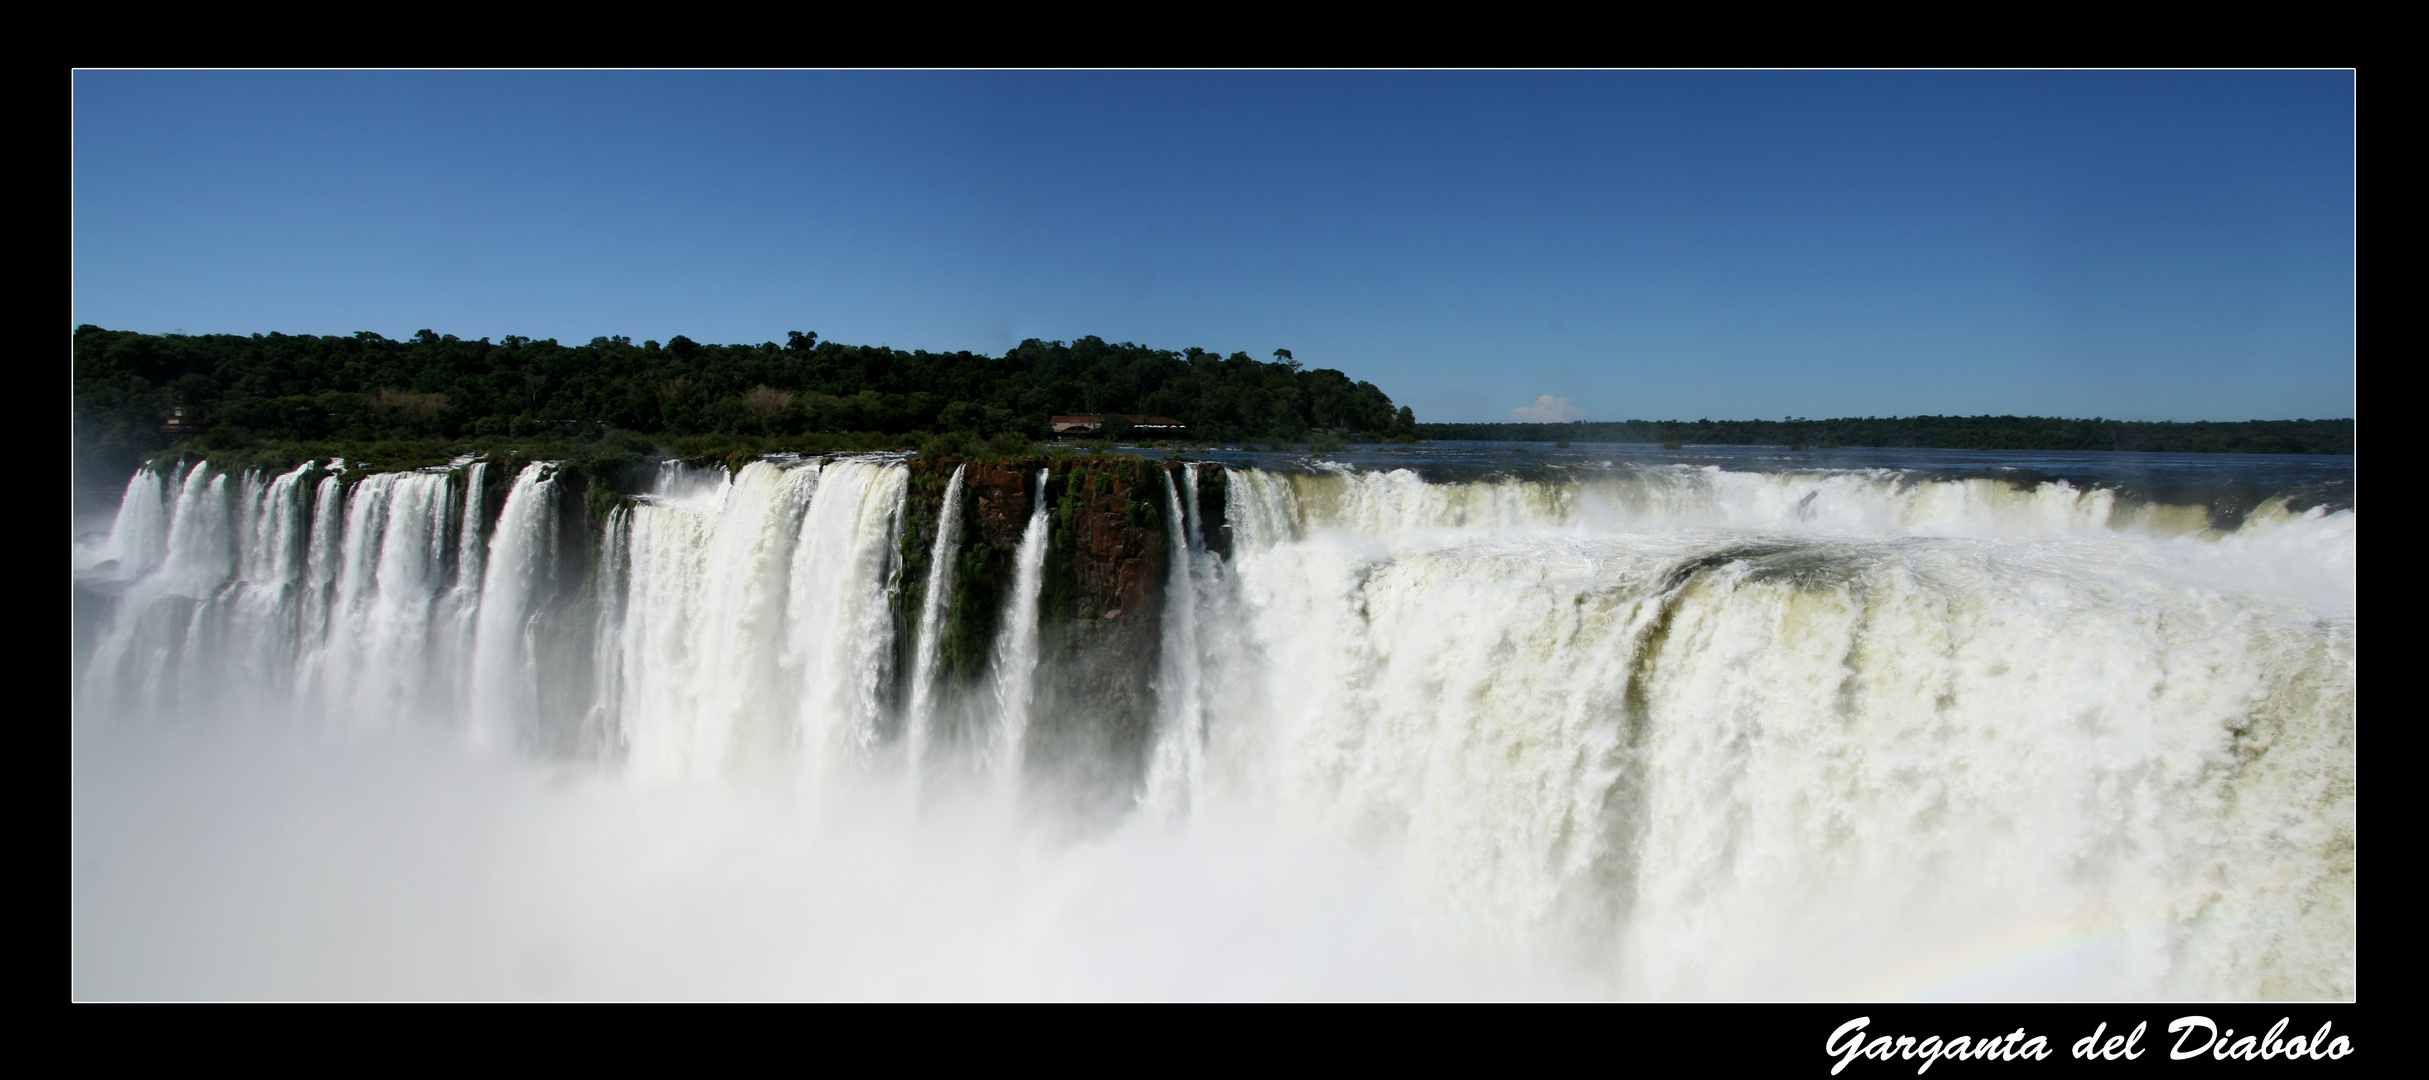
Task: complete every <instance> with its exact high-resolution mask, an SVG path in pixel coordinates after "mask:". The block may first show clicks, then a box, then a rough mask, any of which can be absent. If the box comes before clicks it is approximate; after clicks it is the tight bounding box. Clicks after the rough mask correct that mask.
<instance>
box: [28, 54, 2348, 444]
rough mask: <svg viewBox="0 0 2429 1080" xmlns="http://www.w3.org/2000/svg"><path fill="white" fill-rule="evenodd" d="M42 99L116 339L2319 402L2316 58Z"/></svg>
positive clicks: (104, 92) (255, 82) (800, 81)
mask: <svg viewBox="0 0 2429 1080" xmlns="http://www.w3.org/2000/svg"><path fill="white" fill-rule="evenodd" d="M74 91H75V99H74V100H75V105H74V130H75V148H74V169H75V175H74V182H73V197H74V225H73V230H74V234H73V235H74V239H73V242H72V243H73V259H74V270H73V297H72V299H71V301H70V307H71V321H72V323H87V322H90V323H97V324H99V325H102V326H106V327H111V328H113V329H133V330H147V331H167V330H185V331H189V332H194V333H203V332H241V333H254V332H267V331H272V330H278V331H286V332H290V333H351V332H354V331H357V330H375V331H378V332H380V333H383V334H387V335H389V336H392V337H402V336H405V335H408V334H411V333H412V332H413V331H415V330H418V329H421V328H423V327H430V328H433V329H436V330H439V331H440V332H442V333H453V334H457V335H460V336H463V337H468V338H469V337H482V336H489V337H500V336H503V335H506V334H523V335H527V336H531V337H554V338H558V339H560V340H564V341H568V342H577V341H587V340H589V339H590V338H592V337H594V336H598V335H603V334H626V335H630V336H631V337H633V338H634V339H635V340H640V339H644V338H659V339H664V338H667V337H671V336H673V335H675V334H687V335H690V336H691V337H693V338H695V339H698V340H703V341H742V342H758V341H765V340H782V339H783V337H784V332H785V331H787V330H796V329H798V330H810V331H815V332H817V333H818V334H819V335H820V336H821V337H822V338H826V339H830V340H837V341H843V342H849V343H856V344H885V345H893V346H897V347H901V348H925V349H938V350H949V349H965V348H966V349H974V350H983V351H1001V350H1003V349H1005V348H1008V347H1010V346H1011V345H1013V344H1015V343H1017V342H1018V341H1020V340H1021V339H1023V338H1029V337H1039V338H1048V339H1054V338H1062V339H1070V338H1076V337H1080V336H1083V335H1087V334H1096V335H1099V336H1102V337H1105V338H1107V339H1110V340H1115V341H1124V340H1127V341H1136V342H1139V343H1141V344H1147V345H1154V346H1158V347H1163V348H1174V349H1177V348H1181V347H1184V346H1189V345H1197V346H1202V347H1205V348H1209V349H1216V350H1219V351H1223V352H1230V351H1232V350H1235V349H1245V350H1247V351H1249V352H1251V353H1253V354H1256V355H1258V356H1264V355H1266V354H1268V353H1270V352H1271V351H1272V350H1274V349H1276V348H1288V349H1291V350H1292V351H1293V352H1294V353H1295V354H1296V356H1297V357H1298V359H1299V360H1301V361H1302V362H1304V363H1307V364H1310V365H1312V366H1321V367H1337V368H1340V369H1342V370H1344V371H1347V372H1349V373H1350V374H1351V375H1352V376H1353V377H1355V378H1362V379H1370V380H1372V381H1374V382H1375V383H1376V384H1378V385H1380V386H1382V387H1383V388H1384V390H1385V391H1386V392H1388V393H1390V394H1392V395H1393V397H1394V398H1395V399H1397V400H1398V401H1399V402H1401V403H1402V404H1407V405H1412V406H1414V407H1415V408H1416V410H1417V414H1418V416H1419V418H1420V419H1423V420H1505V419H1509V418H1511V416H1512V410H1514V409H1520V410H1527V409H1537V408H1540V409H1541V410H1543V413H1544V414H1545V415H1551V414H1558V415H1565V416H1577V417H1585V418H1593V419H1627V418H1636V417H1641V418H1673V417H1675V418H1686V419H1694V418H1698V417H1707V416H1708V417H1713V418H1723V417H1729V418H1749V417H1752V418H1761V417H1779V416H1786V415H1797V416H1811V417H1817V418H1818V417H1825V416H1848V415H1858V416H1860V415H1883V416H1887V415H1908V414H1915V413H1966V414H1972V413H1984V412H1989V413H2025V414H2039V415H2056V416H2093V415H2100V416H2109V417H2127V418H2138V419H2174V420H2191V419H2244V418H2250V417H2269V418H2275V417H2294V416H2313V417H2317V416H2350V415H2353V413H2354V349H2355V323H2354V319H2355V314H2354V270H2353V260H2354V229H2355V220H2354V219H2355V211H2354V196H2353V185H2354V134H2353V127H2354V100H2353V95H2354V79H2353V76H2352V75H2351V74H2349V73H2344V72H2327V73H2278V72H2263V73H2191V74H2183V73H2150V74H2137V73H2123V74H2119V73H1987V74H1970V73H1957V74H1946V73H1847V74H1835V73H1821V74H1812V73H1780V74H1769V73H1617V74H1611V73H1548V74H1545V73H1481V74H1479V73H1382V74H1366V73H1355V74H1333V73H1287V72H1286V73H1265V72H1247V73H1178V74H1161V73H1148V74H1138V73H1113V74H1093V73H1039V74H1031V73H823V72H811V73H784V72H778V73H574V74H562V73H471V74H457V73H343V72H339V73H331V72H269V73H237V74H225V73H183V72H160V73H155V72H81V73H78V74H76V75H75V76H74ZM1520 415H1522V416H1523V415H1530V414H1529V413H1524V412H1522V413H1521V414H1520Z"/></svg>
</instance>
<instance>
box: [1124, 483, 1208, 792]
mask: <svg viewBox="0 0 2429 1080" xmlns="http://www.w3.org/2000/svg"><path fill="white" fill-rule="evenodd" d="M1179 476H1180V479H1178V480H1175V479H1173V476H1172V474H1169V473H1168V474H1166V475H1165V478H1164V484H1165V488H1164V494H1165V504H1166V510H1165V515H1166V516H1165V523H1166V529H1167V530H1168V532H1169V534H1170V535H1169V540H1170V544H1171V548H1172V552H1173V557H1172V566H1171V571H1170V573H1169V577H1168V579H1167V581H1166V584H1165V596H1166V598H1167V599H1166V602H1165V607H1164V627H1163V633H1164V649H1163V655H1162V657H1161V661H1162V662H1161V665H1160V671H1159V673H1158V678H1157V685H1156V690H1157V704H1158V706H1159V708H1158V714H1159V715H1158V717H1157V724H1156V727H1157V732H1156V742H1155V751H1154V757H1153V759H1152V760H1151V761H1150V762H1149V763H1148V768H1147V789H1146V791H1145V792H1144V793H1143V794H1142V795H1141V797H1140V804H1141V806H1142V807H1144V808H1146V809H1147V810H1149V811H1150V812H1153V813H1158V814H1162V815H1165V816H1171V815H1176V814H1181V813H1185V812H1186V811H1187V809H1188V806H1189V802H1190V799H1191V798H1192V797H1193V796H1194V795H1195V793H1196V792H1197V790H1198V786H1199V784H1200V783H1201V782H1202V781H1203V779H1204V775H1205V742H1206V711H1207V700H1206V699H1207V695H1208V687H1207V673H1208V671H1209V669H1210V668H1212V669H1214V670H1216V671H1218V672H1220V670H1221V668H1220V666H1219V661H1214V662H1210V658H1209V656H1208V655H1207V654H1208V651H1209V646H1210V645H1211V644H1212V642H1211V641H1209V640H1207V638H1209V637H1210V636H1212V635H1216V634H1221V633H1224V632H1225V631H1226V630H1227V629H1228V627H1229V625H1230V620H1229V618H1228V617H1227V616H1228V612H1226V611H1224V610H1222V605H1223V603H1224V601H1225V600H1226V599H1227V598H1228V597H1227V590H1226V589H1225V588H1224V582H1223V576H1222V563H1221V560H1219V559H1217V558H1216V557H1215V556H1214V555H1213V553H1211V552H1209V551H1207V550H1206V537H1205V525H1204V523H1203V522H1202V521H1201V520H1200V513H1199V509H1198V501H1199V498H1200V496H1199V491H1198V473H1197V470H1196V469H1195V468H1193V467H1190V466H1186V465H1184V466H1182V467H1181V469H1180V470H1179Z"/></svg>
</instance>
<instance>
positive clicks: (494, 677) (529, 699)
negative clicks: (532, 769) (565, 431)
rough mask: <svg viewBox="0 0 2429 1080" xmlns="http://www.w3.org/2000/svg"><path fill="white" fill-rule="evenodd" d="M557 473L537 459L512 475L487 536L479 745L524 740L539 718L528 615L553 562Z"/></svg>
mask: <svg viewBox="0 0 2429 1080" xmlns="http://www.w3.org/2000/svg"><path fill="white" fill-rule="evenodd" d="M556 473H557V465H556V463H555V462H551V461H535V462H532V463H531V464H529V465H525V466H524V467H523V470H522V471H521V472H519V473H517V474H515V480H514V486H513V487H512V488H510V489H508V491H507V492H506V505H505V506H504V507H502V508H500V509H499V511H498V525H497V530H496V532H495V533H494V534H492V536H491V538H490V541H489V557H488V559H487V565H485V566H484V567H483V568H482V575H481V605H480V615H479V617H478V618H476V619H475V620H474V625H473V646H472V734H473V738H474V740H475V741H477V742H482V743H487V744H490V745H507V744H510V743H512V742H513V741H514V740H515V739H517V738H518V737H526V736H527V735H528V734H529V726H530V725H531V724H533V723H534V722H536V721H537V719H538V717H539V711H540V700H539V693H540V691H539V682H538V680H537V679H536V678H535V677H534V675H535V673H534V671H533V669H532V656H533V652H534V650H533V642H532V640H531V633H530V632H531V617H532V615H533V614H534V608H535V606H536V604H537V602H538V601H539V600H541V599H542V598H541V597H539V596H538V595H536V594H537V593H538V592H539V590H540V588H541V587H542V586H543V585H544V584H545V583H546V582H547V580H548V576H549V574H550V573H551V572H552V571H553V569H554V564H555V562H556V553H557V552H556V541H557V506H556V501H557V490H556V488H557V485H556ZM373 479H377V478H376V477H375V478H373ZM370 482H371V481H369V480H366V481H364V483H366V484H368V483H370Z"/></svg>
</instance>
